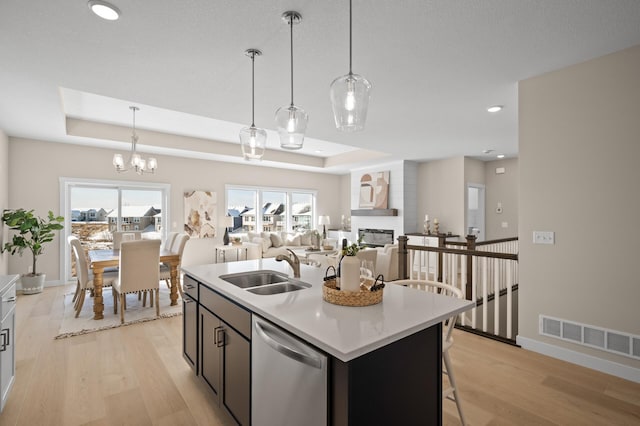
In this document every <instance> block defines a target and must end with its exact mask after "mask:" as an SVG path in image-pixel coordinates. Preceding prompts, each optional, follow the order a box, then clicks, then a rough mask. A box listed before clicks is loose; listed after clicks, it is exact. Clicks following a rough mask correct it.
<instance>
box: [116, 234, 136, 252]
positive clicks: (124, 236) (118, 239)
mask: <svg viewBox="0 0 640 426" xmlns="http://www.w3.org/2000/svg"><path fill="white" fill-rule="evenodd" d="M141 239H142V231H113V249H114V250H119V249H120V243H121V242H122V241H132V240H141Z"/></svg>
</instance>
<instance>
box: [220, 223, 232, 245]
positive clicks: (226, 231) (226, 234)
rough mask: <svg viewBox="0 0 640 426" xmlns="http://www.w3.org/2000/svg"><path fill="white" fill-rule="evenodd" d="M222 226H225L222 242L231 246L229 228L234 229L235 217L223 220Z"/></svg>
mask: <svg viewBox="0 0 640 426" xmlns="http://www.w3.org/2000/svg"><path fill="white" fill-rule="evenodd" d="M222 225H224V236H223V237H222V242H223V244H224V245H225V246H226V245H227V244H229V228H232V227H233V216H225V217H224V218H223V219H222Z"/></svg>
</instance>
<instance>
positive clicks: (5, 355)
mask: <svg viewBox="0 0 640 426" xmlns="http://www.w3.org/2000/svg"><path fill="white" fill-rule="evenodd" d="M15 319H16V313H15V311H12V312H11V313H10V314H9V315H7V317H6V318H5V319H4V321H2V323H0V330H2V331H3V333H2V335H0V344H1V343H4V345H1V346H0V349H3V350H2V352H0V411H2V408H4V404H5V402H7V397H8V396H9V390H10V389H11V387H12V385H13V380H14V378H15V375H16V364H15Z"/></svg>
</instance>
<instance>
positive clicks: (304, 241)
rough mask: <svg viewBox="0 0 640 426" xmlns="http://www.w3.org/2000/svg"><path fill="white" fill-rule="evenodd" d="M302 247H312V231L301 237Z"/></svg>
mask: <svg viewBox="0 0 640 426" xmlns="http://www.w3.org/2000/svg"><path fill="white" fill-rule="evenodd" d="M300 245H301V246H310V245H311V231H307V232H305V233H304V234H301V235H300Z"/></svg>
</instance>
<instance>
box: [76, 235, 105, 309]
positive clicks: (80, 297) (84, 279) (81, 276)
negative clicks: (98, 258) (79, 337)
mask: <svg viewBox="0 0 640 426" xmlns="http://www.w3.org/2000/svg"><path fill="white" fill-rule="evenodd" d="M67 242H68V243H69V245H70V246H71V250H72V251H73V256H74V257H75V259H76V279H77V285H76V292H75V294H74V295H73V299H72V303H73V304H74V309H75V311H76V318H78V316H79V315H80V311H82V306H83V305H84V299H85V297H86V293H87V290H89V291H91V290H93V274H91V272H90V271H89V262H87V258H86V255H85V253H84V249H83V248H82V243H81V242H80V240H79V239H78V237H76V236H75V235H69V237H67ZM117 278H118V274H117V272H105V273H104V274H103V276H102V286H103V287H109V286H111V285H112V284H113V282H114V281H115V280H116V279H117Z"/></svg>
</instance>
